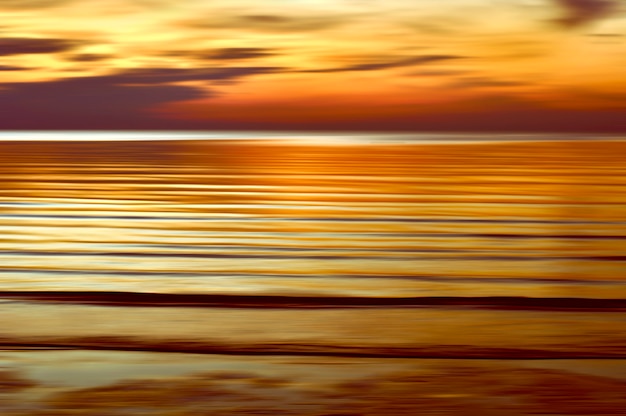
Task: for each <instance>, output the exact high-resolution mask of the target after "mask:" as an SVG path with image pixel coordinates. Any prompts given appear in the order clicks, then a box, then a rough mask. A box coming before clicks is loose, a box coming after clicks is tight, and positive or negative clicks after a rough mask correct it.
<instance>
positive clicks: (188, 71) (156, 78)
mask: <svg viewBox="0 0 626 416" xmlns="http://www.w3.org/2000/svg"><path fill="white" fill-rule="evenodd" d="M284 71H285V69H284V68H280V67H270V66H251V67H245V66H244V67H222V68H133V69H127V70H125V71H120V72H117V73H114V74H111V75H101V76H98V77H90V78H91V79H99V80H102V81H106V82H110V83H112V84H116V85H121V84H164V83H172V82H182V81H226V80H235V79H239V78H243V77H248V76H252V75H260V74H272V73H279V72H284Z"/></svg>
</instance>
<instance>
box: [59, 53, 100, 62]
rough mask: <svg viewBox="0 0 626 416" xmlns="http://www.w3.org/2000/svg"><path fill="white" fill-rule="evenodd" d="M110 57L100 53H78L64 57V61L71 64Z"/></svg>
mask: <svg viewBox="0 0 626 416" xmlns="http://www.w3.org/2000/svg"><path fill="white" fill-rule="evenodd" d="M110 57H111V55H107V54H100V53H80V54H76V55H70V56H66V57H65V59H66V60H68V61H73V62H94V61H102V60H105V59H109V58H110Z"/></svg>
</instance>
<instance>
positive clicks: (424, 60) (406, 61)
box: [302, 55, 464, 72]
mask: <svg viewBox="0 0 626 416" xmlns="http://www.w3.org/2000/svg"><path fill="white" fill-rule="evenodd" d="M462 58H464V57H463V56H458V55H420V56H412V57H408V58H402V59H395V60H392V61H386V62H373V63H362V64H355V65H348V66H344V67H339V68H326V69H311V70H306V71H302V72H346V71H377V70H380V69H389V68H401V67H407V66H414V65H424V64H429V63H433V62H441V61H449V60H453V59H462Z"/></svg>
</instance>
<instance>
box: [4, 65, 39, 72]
mask: <svg viewBox="0 0 626 416" xmlns="http://www.w3.org/2000/svg"><path fill="white" fill-rule="evenodd" d="M29 69H33V68H27V67H24V66H15V65H0V71H25V70H29Z"/></svg>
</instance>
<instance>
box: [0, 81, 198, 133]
mask: <svg viewBox="0 0 626 416" xmlns="http://www.w3.org/2000/svg"><path fill="white" fill-rule="evenodd" d="M204 96H206V93H205V92H203V91H201V90H199V89H196V88H192V87H186V86H178V85H149V86H128V85H119V84H117V83H115V82H114V80H113V79H112V78H107V77H85V78H71V79H64V80H56V81H47V82H33V83H4V84H0V107H1V108H2V116H1V117H0V118H1V122H0V124H1V125H2V128H5V129H7V128H8V129H11V128H17V129H20V128H32V129H56V128H81V129H101V128H104V129H106V128H159V127H164V126H166V125H167V122H164V121H160V120H159V119H158V118H156V117H155V116H152V115H151V114H150V113H149V112H148V111H147V109H149V108H152V107H154V106H158V105H160V104H165V103H170V102H174V101H183V100H190V99H195V98H200V97H204Z"/></svg>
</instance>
